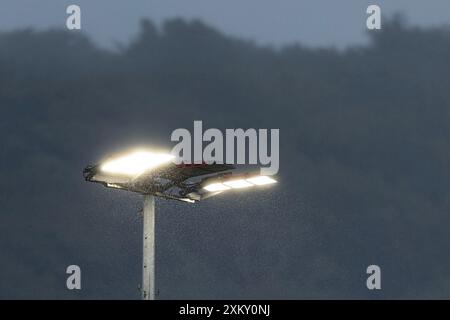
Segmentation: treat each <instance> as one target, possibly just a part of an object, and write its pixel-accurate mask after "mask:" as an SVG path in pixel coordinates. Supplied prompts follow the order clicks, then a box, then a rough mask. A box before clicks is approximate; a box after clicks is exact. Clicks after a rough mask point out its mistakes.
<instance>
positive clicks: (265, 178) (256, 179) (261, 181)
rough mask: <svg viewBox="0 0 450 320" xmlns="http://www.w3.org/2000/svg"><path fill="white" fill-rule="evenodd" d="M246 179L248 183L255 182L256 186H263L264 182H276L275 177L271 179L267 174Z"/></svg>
mask: <svg viewBox="0 0 450 320" xmlns="http://www.w3.org/2000/svg"><path fill="white" fill-rule="evenodd" d="M246 180H247V181H248V182H250V183H253V184H256V185H257V186H263V185H266V184H272V183H276V182H277V181H276V180H275V179H272V178H270V177H268V176H258V177H253V178H248V179H246Z"/></svg>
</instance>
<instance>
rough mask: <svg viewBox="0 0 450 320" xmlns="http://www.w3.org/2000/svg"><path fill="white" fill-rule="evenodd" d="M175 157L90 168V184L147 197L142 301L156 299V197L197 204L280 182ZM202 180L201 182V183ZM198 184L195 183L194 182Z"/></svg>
mask: <svg viewBox="0 0 450 320" xmlns="http://www.w3.org/2000/svg"><path fill="white" fill-rule="evenodd" d="M174 159H175V157H174V156H172V155H170V154H168V153H161V152H152V151H148V150H134V151H132V152H129V153H126V154H122V155H118V156H115V157H112V158H108V159H106V160H105V161H101V162H100V164H97V165H93V166H87V167H86V168H85V169H84V171H83V175H84V178H85V180H86V181H89V182H97V183H100V184H102V185H104V186H105V187H108V188H114V189H122V190H127V191H132V192H137V193H140V194H142V195H143V196H144V204H143V208H142V213H143V236H142V241H143V258H142V286H141V293H142V299H144V300H154V299H155V223H156V212H155V196H157V197H161V198H164V199H169V200H178V201H183V202H189V203H195V202H197V201H200V200H203V199H206V198H209V197H212V196H215V195H218V194H220V193H222V192H224V191H227V190H232V189H242V188H248V187H260V186H265V185H271V184H273V183H276V182H277V181H276V180H274V179H273V178H272V177H269V176H262V175H258V174H250V173H244V174H233V173H231V172H230V170H233V169H235V167H234V166H232V165H228V164H217V163H212V164H206V163H203V164H192V165H191V164H178V165H177V164H175V163H173V160H174ZM199 177H201V178H200V180H199ZM192 179H193V180H194V181H191V180H192Z"/></svg>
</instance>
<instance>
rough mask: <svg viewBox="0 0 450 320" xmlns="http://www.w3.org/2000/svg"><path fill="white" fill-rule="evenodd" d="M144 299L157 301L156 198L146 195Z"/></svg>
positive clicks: (144, 210) (144, 216) (143, 263)
mask: <svg viewBox="0 0 450 320" xmlns="http://www.w3.org/2000/svg"><path fill="white" fill-rule="evenodd" d="M142 214H143V228H144V232H143V259H142V299H144V300H155V197H154V196H152V195H144V207H143V210H142Z"/></svg>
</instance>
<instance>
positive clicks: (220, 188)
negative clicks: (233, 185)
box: [203, 183, 230, 192]
mask: <svg viewBox="0 0 450 320" xmlns="http://www.w3.org/2000/svg"><path fill="white" fill-rule="evenodd" d="M203 189H205V190H206V191H209V192H216V191H224V190H228V189H230V187H227V186H225V185H223V184H222V183H211V184H209V185H207V186H206V187H204V188H203Z"/></svg>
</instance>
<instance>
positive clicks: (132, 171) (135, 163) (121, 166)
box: [100, 151, 174, 176]
mask: <svg viewBox="0 0 450 320" xmlns="http://www.w3.org/2000/svg"><path fill="white" fill-rule="evenodd" d="M172 159H174V156H173V155H170V154H164V153H154V152H148V151H135V152H132V153H130V154H128V155H125V156H121V157H118V158H115V159H112V160H109V161H107V162H105V163H104V164H102V165H101V167H100V170H101V171H103V172H107V173H111V174H121V175H128V176H135V175H139V174H141V173H143V172H145V171H147V170H149V169H152V168H155V167H157V166H159V165H161V164H163V163H166V162H169V161H171V160H172Z"/></svg>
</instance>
